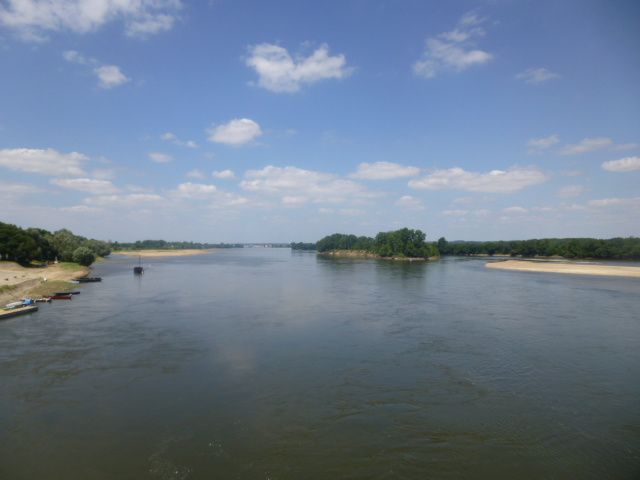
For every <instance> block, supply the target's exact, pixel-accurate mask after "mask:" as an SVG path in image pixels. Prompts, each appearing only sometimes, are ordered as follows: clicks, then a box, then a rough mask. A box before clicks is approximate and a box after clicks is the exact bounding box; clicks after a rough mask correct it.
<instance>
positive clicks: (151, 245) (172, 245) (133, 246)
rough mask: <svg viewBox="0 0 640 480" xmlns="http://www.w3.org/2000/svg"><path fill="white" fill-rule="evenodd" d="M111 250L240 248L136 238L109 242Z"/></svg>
mask: <svg viewBox="0 0 640 480" xmlns="http://www.w3.org/2000/svg"><path fill="white" fill-rule="evenodd" d="M110 246H111V249H112V250H186V249H193V250H207V249H210V248H242V244H239V243H197V242H167V241H166V240H138V241H136V242H130V243H126V242H111V243H110Z"/></svg>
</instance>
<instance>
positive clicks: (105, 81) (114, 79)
mask: <svg viewBox="0 0 640 480" xmlns="http://www.w3.org/2000/svg"><path fill="white" fill-rule="evenodd" d="M93 73H95V74H96V76H97V77H98V85H99V86H100V87H101V88H104V89H107V90H108V89H110V88H114V87H118V86H120V85H123V84H125V83H127V82H129V81H131V79H130V78H128V77H127V76H126V75H125V74H124V73H122V72H121V71H120V67H118V66H116V65H102V66H101V67H96V68H94V69H93Z"/></svg>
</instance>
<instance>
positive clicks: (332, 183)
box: [240, 165, 376, 203]
mask: <svg viewBox="0 0 640 480" xmlns="http://www.w3.org/2000/svg"><path fill="white" fill-rule="evenodd" d="M240 186H241V188H242V189H243V190H246V191H250V192H255V193H262V194H268V195H278V196H280V197H284V196H291V197H307V198H308V199H309V201H312V202H314V203H341V202H345V201H347V200H355V199H359V200H363V199H368V198H372V197H373V196H376V194H375V193H373V192H370V191H368V190H367V189H366V188H365V187H364V186H362V185H360V184H359V183H356V182H354V181H351V180H344V179H341V178H338V177H336V176H335V175H332V174H329V173H322V172H316V171H313V170H304V169H301V168H297V167H284V168H282V167H274V166H272V165H269V166H267V167H265V168H263V169H262V170H248V171H247V172H246V173H245V180H243V181H242V182H240Z"/></svg>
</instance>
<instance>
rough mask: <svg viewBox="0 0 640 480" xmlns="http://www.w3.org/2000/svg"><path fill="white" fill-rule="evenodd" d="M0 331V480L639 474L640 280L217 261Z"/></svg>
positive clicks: (258, 255)
mask: <svg viewBox="0 0 640 480" xmlns="http://www.w3.org/2000/svg"><path fill="white" fill-rule="evenodd" d="M136 262H137V260H135V261H134V260H132V259H130V258H126V257H122V256H114V258H112V259H110V260H108V261H107V262H105V263H102V264H99V265H97V266H96V268H95V271H94V273H95V274H96V275H101V276H102V277H103V282H102V283H98V284H89V285H86V286H85V287H83V288H82V294H81V295H78V296H77V297H75V298H74V299H73V301H71V302H56V303H53V304H51V305H44V306H42V307H41V309H40V311H39V312H38V313H36V314H33V315H30V316H25V317H17V318H15V319H13V320H7V321H3V322H0V379H1V385H2V388H1V389H0V478H3V479H4V478H7V479H34V478H38V479H40V478H46V479H58V478H59V479H111V478H114V479H128V478H131V479H142V478H149V479H156V478H157V479H212V478H220V479H232V478H241V479H244V478H247V479H253V478H256V479H328V478H353V479H356V478H358V479H359V478H363V479H365V478H376V479H377V478H380V479H386V478H411V479H425V478H445V479H447V478H451V479H458V478H478V479H496V478H519V479H540V478H549V479H553V478H557V479H565V478H580V479H607V478H610V479H627V478H628V479H633V478H640V314H639V312H640V281H639V280H637V279H616V278H607V277H579V276H571V275H550V274H541V273H523V272H508V271H499V270H489V269H486V268H484V263H485V261H484V260H481V259H468V258H447V259H444V260H441V261H438V262H431V263H428V264H424V263H411V264H409V263H395V262H390V261H374V260H353V259H327V258H320V257H316V256H315V254H312V253H297V252H291V251H289V250H288V249H244V250H223V251H219V252H216V253H213V254H208V255H203V256H195V257H180V258H177V257H176V258H163V259H160V258H158V259H152V260H148V261H146V262H145V263H146V264H145V267H146V269H145V274H144V275H143V276H142V277H134V276H133V274H132V267H133V264H134V263H136Z"/></svg>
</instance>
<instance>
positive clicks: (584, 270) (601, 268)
mask: <svg viewBox="0 0 640 480" xmlns="http://www.w3.org/2000/svg"><path fill="white" fill-rule="evenodd" d="M485 267H487V268H497V269H500V270H517V271H522V272H544V273H568V274H571V275H605V276H611V277H633V278H640V267H619V266H617V265H582V264H576V263H561V262H532V261H526V260H506V261H504V262H488V263H487V264H486V265H485Z"/></svg>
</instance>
